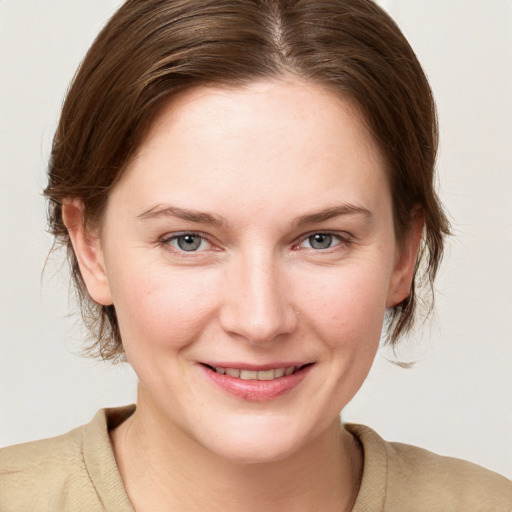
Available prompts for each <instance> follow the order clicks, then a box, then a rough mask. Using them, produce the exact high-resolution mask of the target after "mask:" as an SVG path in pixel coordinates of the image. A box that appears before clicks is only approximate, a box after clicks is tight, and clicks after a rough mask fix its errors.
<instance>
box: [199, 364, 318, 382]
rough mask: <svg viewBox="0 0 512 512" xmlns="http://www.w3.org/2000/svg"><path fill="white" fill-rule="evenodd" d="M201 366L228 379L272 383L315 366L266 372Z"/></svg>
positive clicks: (275, 369) (282, 368)
mask: <svg viewBox="0 0 512 512" xmlns="http://www.w3.org/2000/svg"><path fill="white" fill-rule="evenodd" d="M201 364H202V365H203V366H205V367H206V368H208V369H209V370H211V371H213V372H215V373H218V374H220V375H227V376H228V377H232V378H233V379H241V380H263V381H271V380H276V379H280V378H282V377H288V376H290V375H293V374H294V373H297V372H299V371H301V370H303V369H304V368H306V367H308V366H311V365H313V364H314V363H306V364H303V365H295V366H284V367H281V368H269V369H265V370H247V369H244V368H231V367H224V366H211V365H209V364H205V363H201Z"/></svg>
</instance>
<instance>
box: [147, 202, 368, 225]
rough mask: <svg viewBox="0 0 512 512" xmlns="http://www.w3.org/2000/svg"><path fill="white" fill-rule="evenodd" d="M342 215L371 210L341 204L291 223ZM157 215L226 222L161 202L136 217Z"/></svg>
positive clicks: (209, 221)
mask: <svg viewBox="0 0 512 512" xmlns="http://www.w3.org/2000/svg"><path fill="white" fill-rule="evenodd" d="M342 215H364V216H365V217H372V212H371V211H370V210H368V209H366V208H363V207H361V206H357V205H353V204H342V205H339V206H332V207H330V208H326V209H325V210H320V211H318V212H313V213H308V214H306V215H302V216H300V217H298V218H297V219H295V220H294V221H293V224H294V225H295V226H303V225H305V224H315V223H317V222H325V221H326V220H330V219H333V218H336V217H340V216H342ZM158 217H177V218H179V219H183V220H188V221H190V222H196V223H198V224H211V225H214V226H222V225H225V224H227V222H226V219H224V217H222V216H220V215H216V214H213V213H208V212H201V211H197V210H188V209H185V208H178V207H177V206H170V205H162V204H157V205H155V206H153V207H151V208H150V209H149V210H146V211H144V212H143V213H141V214H139V215H137V219H140V220H146V219H154V218H158Z"/></svg>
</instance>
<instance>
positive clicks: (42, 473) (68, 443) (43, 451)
mask: <svg viewBox="0 0 512 512" xmlns="http://www.w3.org/2000/svg"><path fill="white" fill-rule="evenodd" d="M82 430H83V427H81V428H78V429H75V430H72V431H71V432H69V433H67V434H64V435H62V436H58V437H54V438H51V439H43V440H41V441H34V442H30V443H23V444H19V445H15V446H10V447H8V448H3V449H2V450H0V510H20V511H21V510H47V509H50V510H53V509H57V510H58V509H59V506H58V502H59V500H61V499H62V494H63V493H64V492H66V490H67V489H69V488H70V486H71V487H76V486H81V487H83V486H84V485H85V486H86V485H87V475H86V472H85V468H83V462H82V461H83V458H82V452H81V444H82V443H81V440H82Z"/></svg>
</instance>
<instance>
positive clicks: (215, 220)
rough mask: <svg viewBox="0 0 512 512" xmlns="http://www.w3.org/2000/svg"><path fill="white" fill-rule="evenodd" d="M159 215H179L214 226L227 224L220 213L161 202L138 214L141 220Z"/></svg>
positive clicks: (181, 217)
mask: <svg viewBox="0 0 512 512" xmlns="http://www.w3.org/2000/svg"><path fill="white" fill-rule="evenodd" d="M158 217H177V218H179V219H183V220H188V221H190V222H197V223H199V224H212V225H214V226H221V225H223V224H226V220H225V219H224V218H223V217H221V216H220V215H216V214H213V213H207V212H200V211H197V210H187V209H185V208H178V207H177V206H170V205H161V204H157V205H155V206H153V207H152V208H150V209H149V210H146V211H144V212H142V213H141V214H140V215H137V219H140V220H146V219H154V218H158Z"/></svg>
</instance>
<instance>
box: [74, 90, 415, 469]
mask: <svg viewBox="0 0 512 512" xmlns="http://www.w3.org/2000/svg"><path fill="white" fill-rule="evenodd" d="M72 236H73V234H72ZM75 238H76V236H75ZM74 241H75V240H74ZM95 243H96V244H97V245H95V246H93V247H92V249H90V251H89V253H88V255H87V254H86V255H85V256H84V255H83V254H82V255H81V254H80V252H81V251H82V253H83V252H87V251H84V250H81V249H80V244H79V243H75V248H76V250H77V253H78V257H79V260H80V263H81V267H82V273H83V275H84V278H85V280H86V282H87V285H88V288H89V291H90V293H91V295H92V296H93V298H95V299H96V300H97V301H98V302H100V303H103V304H109V303H113V304H114V305H115V308H116V312H117V316H118V320H119V324H120V329H121V335H122V339H123V343H124V348H125V351H126V355H127V358H128V360H129V362H130V363H131V365H132V366H133V368H134V369H135V371H136V373H137V375H138V377H139V380H140V393H139V410H140V411H141V414H142V413H143V414H147V415H150V416H152V417H153V419H155V418H158V419H157V422H159V423H160V424H166V425H167V426H168V427H169V429H170V430H172V431H174V432H179V433H180V435H184V436H186V437H187V439H190V440H192V441H193V442H194V443H198V444H199V445H200V446H202V447H203V448H206V449H207V450H210V451H211V452H213V453H215V454H217V455H220V456H222V457H226V458H230V459H233V460H239V461H269V460H275V459H279V458H283V457H285V456H286V455H288V454H291V453H293V452H294V451H297V450H299V449H301V448H302V447H304V446H306V445H307V444H308V443H310V442H312V441H313V440H314V439H318V438H319V436H322V435H323V434H324V433H325V432H327V431H328V430H329V428H330V427H331V426H332V425H335V424H336V423H337V422H338V419H337V418H338V415H339V413H340V411H341V410H342V409H343V407H344V406H345V405H346V404H347V402H348V401H349V400H350V399H351V398H352V397H353V395H354V394H355V392H356V391H357V390H358V389H359V387H360V386H361V384H362V383H363V381H364V379H365V377H366V375H367V373H368V371H369V369H370V366H371V364H372V361H373V358H374V356H375V353H376V350H377V347H378V342H379V337H380V333H381V328H382V321H383V315H384V312H385V309H386V307H389V306H392V305H394V304H396V303H397V302H399V301H400V300H402V299H403V298H404V297H405V296H406V295H407V292H408V287H409V285H410V277H411V273H412V267H413V266H414V257H415V249H414V247H412V246H413V245H414V244H411V250H409V251H408V250H407V248H406V249H405V250H404V251H403V252H400V253H399V252H398V251H397V248H396V243H395V234H394V230H393V218H392V205H391V197H390V192H389V187H388V183H387V180H386V175H385V172H384V164H383V160H382V158H381V155H380V153H379V150H378V148H377V146H376V144H375V142H374V141H373V139H372V137H371V136H370V134H369V132H368V131H367V130H366V128H365V127H364V125H363V123H362V122H361V119H360V116H359V114H358V112H357V110H356V109H355V108H354V107H353V106H352V105H351V103H350V102H348V101H346V100H343V99H340V98H339V97H337V96H335V95H334V94H332V93H330V92H328V91H326V90H324V89H323V88H321V87H320V86H318V85H312V84H309V83H304V82H299V81H288V82H285V81H265V82H257V83H253V84H251V85H248V86H245V87H240V88H234V89H220V88H207V87H203V88H198V89H195V90H192V91H189V92H187V93H186V94H185V95H184V96H182V97H180V98H179V100H175V101H174V102H173V103H171V104H169V105H168V106H167V107H166V108H165V109H164V110H163V111H162V112H161V114H160V116H159V117H158V118H157V120H156V121H155V123H154V125H153V126H152V129H151V130H150V133H149V135H148V136H147V139H146V140H145V142H144V143H143V144H142V146H141V148H140V151H139V152H138V154H137V156H136V158H134V160H133V161H132V162H131V163H130V165H129V167H128V169H127V170H126V173H125V175H124V176H123V178H122V180H121V181H120V183H119V184H118V185H117V186H116V188H115V189H114V191H113V192H112V194H111V197H110V199H109V203H108V207H107V210H106V215H105V219H104V223H103V225H102V229H101V236H100V239H99V241H98V242H95ZM407 247H408V246H407Z"/></svg>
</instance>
